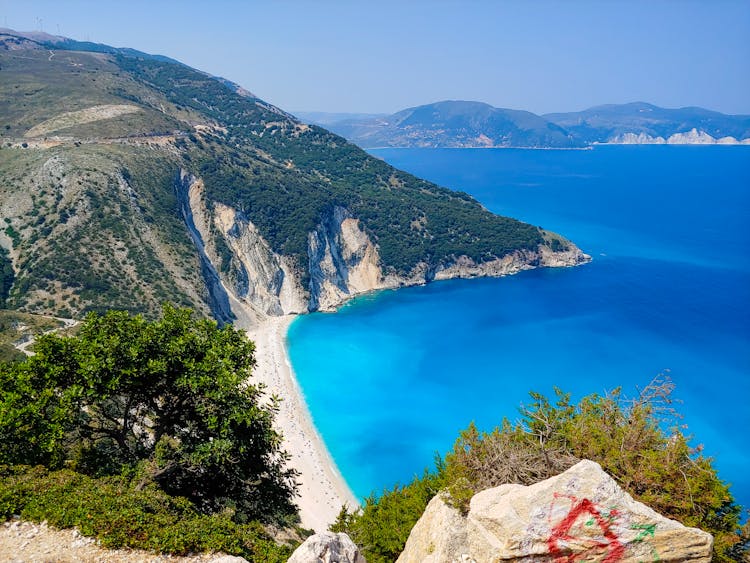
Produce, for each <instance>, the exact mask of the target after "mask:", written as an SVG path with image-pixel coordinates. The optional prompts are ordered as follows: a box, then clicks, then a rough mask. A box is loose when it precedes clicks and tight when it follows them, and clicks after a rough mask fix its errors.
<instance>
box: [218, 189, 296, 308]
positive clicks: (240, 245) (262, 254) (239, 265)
mask: <svg viewBox="0 0 750 563" xmlns="http://www.w3.org/2000/svg"><path fill="white" fill-rule="evenodd" d="M213 220H214V222H215V225H216V226H217V228H218V229H219V231H220V233H221V234H222V236H223V237H224V241H225V243H226V244H227V246H228V247H229V249H230V250H231V252H232V271H233V273H234V275H233V276H232V280H231V284H232V289H233V290H234V292H235V295H236V296H237V298H238V299H241V300H244V301H245V302H247V303H248V304H249V305H250V306H252V307H255V308H256V309H258V310H260V312H262V313H264V314H266V315H274V316H278V315H288V314H292V313H304V312H305V311H307V303H306V299H305V291H304V289H303V288H302V285H301V282H300V276H299V273H298V272H297V271H296V269H295V267H294V264H293V263H292V262H291V260H290V259H289V258H288V257H286V256H281V255H280V254H277V253H275V252H274V251H273V250H271V246H270V245H269V244H268V242H267V241H266V240H265V239H264V238H263V237H262V236H261V234H260V233H259V232H258V229H257V227H256V226H255V225H253V224H252V223H251V222H250V221H249V220H248V218H247V217H246V216H245V215H244V214H242V213H240V212H238V211H236V210H234V209H232V208H231V207H227V206H226V205H222V204H220V203H216V204H214V216H213Z"/></svg>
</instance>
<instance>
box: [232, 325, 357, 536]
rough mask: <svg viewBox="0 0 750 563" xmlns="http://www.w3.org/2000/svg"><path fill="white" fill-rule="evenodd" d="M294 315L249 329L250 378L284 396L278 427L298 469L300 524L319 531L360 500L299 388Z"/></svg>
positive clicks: (270, 390) (291, 461)
mask: <svg viewBox="0 0 750 563" xmlns="http://www.w3.org/2000/svg"><path fill="white" fill-rule="evenodd" d="M293 319H294V316H293V315H288V316H284V317H269V318H266V319H263V320H260V321H259V322H258V323H257V324H255V326H253V327H251V328H249V329H248V330H247V334H248V336H249V337H250V339H251V340H253V341H254V342H255V359H256V361H257V365H256V367H255V369H254V370H253V375H254V377H253V379H254V380H255V381H256V382H262V383H264V384H265V385H266V393H267V394H268V395H269V396H270V395H277V396H278V397H279V398H281V399H282V402H281V406H280V410H279V412H278V414H277V415H276V428H277V430H279V431H280V432H281V433H282V434H283V436H284V446H283V447H284V449H285V450H286V451H287V452H289V454H290V455H291V459H290V461H289V465H290V466H291V467H293V468H295V469H296V470H297V471H299V472H300V476H299V478H298V481H299V482H300V487H299V491H298V492H299V497H298V498H297V505H298V506H299V509H300V517H301V518H302V525H303V526H304V527H306V528H312V529H314V530H315V531H316V532H323V531H325V530H327V529H328V526H329V525H330V524H331V523H333V521H334V520H335V519H336V516H337V515H338V513H339V511H340V510H341V507H342V506H343V505H344V504H346V505H347V506H348V507H349V508H350V509H351V508H354V507H356V506H358V505H359V501H358V500H357V498H356V497H355V496H354V494H353V493H352V492H351V490H350V489H349V487H348V486H347V484H346V482H345V481H344V479H343V477H342V476H341V474H340V473H339V471H338V468H337V467H336V464H335V462H334V461H333V458H332V457H331V455H330V454H329V453H328V449H327V448H326V446H325V444H324V443H323V440H322V438H321V437H320V435H319V434H318V431H317V429H316V428H315V426H314V425H313V422H312V418H311V417H310V412H309V410H308V408H307V404H306V403H305V399H304V397H303V395H302V390H301V389H300V387H299V384H298V383H297V380H296V378H295V377H294V372H293V371H292V368H291V364H290V362H289V358H288V356H287V351H286V346H285V338H286V331H287V329H288V328H289V324H290V323H291V322H292V320H293Z"/></svg>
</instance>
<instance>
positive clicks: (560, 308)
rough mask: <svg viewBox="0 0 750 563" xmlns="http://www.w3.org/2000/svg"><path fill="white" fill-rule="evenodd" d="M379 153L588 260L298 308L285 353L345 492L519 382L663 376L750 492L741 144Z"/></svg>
mask: <svg viewBox="0 0 750 563" xmlns="http://www.w3.org/2000/svg"><path fill="white" fill-rule="evenodd" d="M372 153H373V154H374V155H375V156H378V157H380V158H383V159H385V160H386V161H388V162H389V163H391V164H393V165H395V166H396V167H398V168H401V169H404V170H407V171H409V172H412V173H414V174H416V175H418V176H421V177H423V178H426V179H429V180H432V181H434V182H436V183H438V184H440V185H443V186H447V187H450V188H453V189H458V190H463V191H465V192H468V193H470V194H472V195H473V196H475V197H476V198H477V199H478V200H479V201H481V202H482V204H484V205H485V206H486V207H487V208H489V209H490V210H492V211H494V212H496V213H500V214H503V215H509V216H511V217H516V218H518V219H522V220H524V221H528V222H530V223H533V224H535V225H539V226H542V227H544V228H546V229H550V230H554V231H556V232H559V233H561V234H563V235H565V236H567V237H568V238H570V239H572V240H573V241H574V242H576V243H577V244H578V245H579V246H580V247H581V248H582V249H583V250H584V251H585V252H587V253H588V254H591V255H592V256H593V258H594V260H593V262H592V263H590V264H588V265H585V266H582V267H578V268H566V269H544V270H534V271H529V272H524V273H521V274H518V275H515V276H510V277H505V278H500V279H478V280H455V281H446V282H438V283H433V284H429V285H427V286H425V287H417V288H408V289H401V290H398V291H384V292H380V293H377V294H373V295H367V296H363V297H361V298H358V299H356V300H354V301H352V302H350V303H349V304H347V305H346V306H344V307H343V308H342V309H341V310H340V311H339V312H338V313H336V314H313V315H308V316H304V317H301V318H299V319H298V320H296V321H295V322H294V323H293V325H292V326H291V328H290V330H289V333H288V343H289V351H290V356H291V361H292V364H293V366H294V369H295V372H296V374H297V376H298V378H299V381H300V384H301V386H302V388H303V391H304V393H305V396H306V398H307V402H308V405H309V407H310V410H311V412H312V416H313V419H314V421H315V424H316V425H317V427H318V429H319V430H320V432H321V433H322V435H323V438H324V440H325V442H326V444H327V445H328V448H329V450H330V451H331V453H332V455H333V457H334V459H335V460H336V463H337V464H338V466H339V468H340V470H341V472H342V474H343V475H344V477H345V478H346V480H347V481H348V483H349V485H350V486H351V488H352V489H353V490H354V491H355V493H357V494H358V495H360V496H366V495H368V494H369V493H370V492H372V491H382V489H383V488H384V487H392V486H393V485H394V484H396V483H397V482H399V483H406V482H408V481H410V480H411V479H412V478H413V477H414V475H415V474H419V473H421V472H422V470H423V469H424V468H425V467H428V466H431V465H432V460H433V457H434V454H435V452H439V453H440V454H445V453H446V452H447V451H448V450H450V448H451V447H452V445H453V442H454V441H455V439H456V437H457V435H458V433H459V431H460V430H461V429H463V428H465V427H466V426H467V425H468V424H469V423H470V422H471V421H472V420H473V421H476V423H477V425H478V426H479V427H480V428H481V429H486V430H490V429H492V428H493V427H494V426H496V425H498V424H499V423H500V422H501V421H502V419H503V417H508V418H509V419H511V420H514V419H516V418H517V417H518V407H519V405H520V404H521V403H523V402H525V401H526V402H528V400H529V397H528V392H529V391H530V390H535V391H540V392H542V393H545V394H547V395H549V396H551V395H552V389H553V386H558V387H560V388H562V389H563V390H565V391H568V392H570V393H572V394H573V397H574V398H575V399H578V398H580V397H582V396H584V395H587V394H590V393H604V392H606V391H608V390H612V389H614V388H616V387H620V386H621V387H622V388H623V390H624V392H625V393H626V394H629V395H631V396H632V395H634V394H635V393H636V392H637V389H638V388H639V387H640V388H642V387H644V386H645V385H647V384H648V383H649V382H650V381H651V380H652V378H654V377H655V376H657V375H658V374H662V373H668V375H669V377H671V379H672V380H673V381H674V382H675V384H676V391H675V395H676V397H677V398H679V399H680V400H681V401H682V403H681V404H679V405H677V408H678V410H679V411H680V412H681V413H682V414H683V415H684V419H683V423H685V424H687V425H688V429H689V430H688V431H689V432H690V433H692V434H693V436H694V441H693V443H694V444H705V452H706V453H708V454H710V455H711V456H713V457H714V458H715V462H716V465H717V466H718V468H719V471H720V475H721V476H722V477H723V478H724V479H725V480H727V481H729V482H731V483H732V490H733V492H734V494H735V497H736V498H737V500H738V501H740V502H741V503H742V504H743V505H745V506H750V477H749V476H748V468H750V437H749V436H750V147H723V146H709V147H696V146H687V147H680V146H605V147H596V148H594V149H593V150H584V151H570V150H568V151H562V150H560V151H558V150H512V149H500V150H492V149H490V150H488V149H476V150H474V149H415V150H410V149H409V150H406V149H389V150H376V151H372Z"/></svg>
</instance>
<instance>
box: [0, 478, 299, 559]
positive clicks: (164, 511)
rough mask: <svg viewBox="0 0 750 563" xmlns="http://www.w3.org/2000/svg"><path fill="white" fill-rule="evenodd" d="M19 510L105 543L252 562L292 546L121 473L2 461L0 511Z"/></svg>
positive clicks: (281, 555) (6, 514)
mask: <svg viewBox="0 0 750 563" xmlns="http://www.w3.org/2000/svg"><path fill="white" fill-rule="evenodd" d="M13 515H18V516H20V517H21V518H23V519H24V520H30V521H36V522H40V521H44V520H46V521H47V522H48V523H49V524H50V525H52V526H55V527H58V528H70V527H76V528H78V530H79V531H80V532H81V533H82V534H83V535H85V536H90V537H95V538H98V539H99V540H100V542H101V544H102V545H103V546H104V547H107V548H112V549H117V548H122V547H129V548H134V549H147V550H151V551H156V552H159V553H173V554H177V555H187V554H189V553H197V552H204V551H207V552H224V553H228V554H232V555H241V556H243V557H245V558H247V559H248V560H249V561H258V562H266V561H268V562H282V561H286V560H287V559H288V557H289V556H290V555H291V553H292V548H291V547H290V546H280V545H277V544H276V543H275V542H274V541H273V540H272V539H271V538H270V537H269V535H268V534H267V533H266V531H265V530H264V528H263V527H262V526H261V525H260V524H258V523H248V524H238V523H236V522H234V521H233V520H232V518H231V517H230V515H228V514H211V515H206V514H201V513H200V512H199V511H198V510H197V509H196V507H195V506H194V505H193V504H192V503H191V502H190V501H188V500H187V499H185V498H180V497H172V496H169V495H168V494H166V493H164V492H163V491H161V490H159V489H158V488H156V487H147V488H145V489H142V490H136V489H134V488H133V487H132V485H131V484H130V483H128V481H127V479H123V478H121V477H109V478H99V479H94V478H91V477H88V476H86V475H82V474H80V473H76V472H74V471H70V470H67V469H63V470H59V471H49V470H47V469H45V468H43V467H39V466H38V467H34V468H32V467H28V466H16V467H7V466H5V467H2V468H0V517H2V518H3V519H6V520H7V519H9V518H11V517H12V516H13Z"/></svg>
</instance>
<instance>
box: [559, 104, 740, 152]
mask: <svg viewBox="0 0 750 563" xmlns="http://www.w3.org/2000/svg"><path fill="white" fill-rule="evenodd" d="M544 117H545V118H546V119H548V120H549V121H551V122H553V123H556V124H557V125H559V126H560V127H564V128H565V129H566V130H568V131H570V133H572V134H573V135H574V136H575V137H576V138H577V139H580V140H581V141H584V142H586V143H589V144H590V143H607V142H630V143H638V142H641V143H644V142H646V143H647V142H653V141H656V140H658V139H661V141H662V142H666V141H668V140H669V139H670V137H672V136H673V135H680V136H681V137H679V138H675V139H673V142H675V143H679V142H681V141H682V142H683V143H684V142H686V141H687V142H692V143H700V142H701V139H700V138H699V137H698V135H700V133H703V134H704V135H709V136H710V137H711V139H710V140H709V139H707V138H706V137H705V136H704V137H703V139H702V140H703V142H714V141H716V140H721V139H725V142H732V141H742V140H744V139H748V138H750V116H747V115H725V114H723V113H719V112H717V111H710V110H707V109H703V108H698V107H690V108H680V109H665V108H660V107H658V106H655V105H652V104H647V103H645V102H634V103H631V104H619V105H618V104H610V105H604V106H597V107H593V108H590V109H587V110H585V111H580V112H574V113H550V114H547V115H545V116H544ZM693 129H695V135H694V137H693V138H692V139H690V138H685V134H690V132H691V131H692V130H693ZM639 135H640V136H641V138H640V140H639V139H638V136H639ZM728 137H731V141H730V140H729V139H727V138H728Z"/></svg>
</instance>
